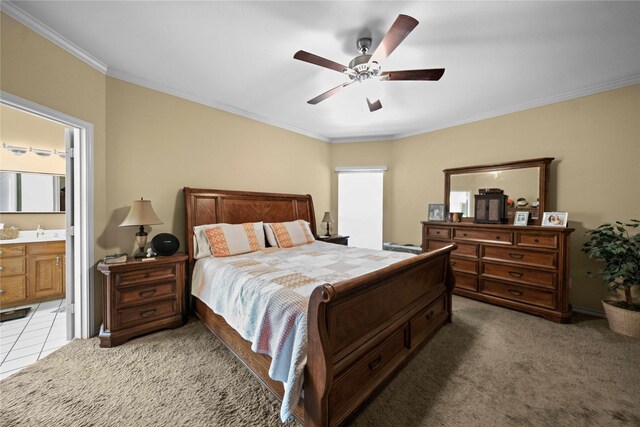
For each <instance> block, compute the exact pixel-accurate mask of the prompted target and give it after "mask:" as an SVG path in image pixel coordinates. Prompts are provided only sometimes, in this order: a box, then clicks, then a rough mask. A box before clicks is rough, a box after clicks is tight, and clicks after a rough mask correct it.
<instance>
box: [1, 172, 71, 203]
mask: <svg viewBox="0 0 640 427" xmlns="http://www.w3.org/2000/svg"><path fill="white" fill-rule="evenodd" d="M64 195H65V177H64V175H54V174H48V173H33V172H15V171H0V212H4V213H18V212H29V213H47V212H49V213H56V212H64V205H65V199H64Z"/></svg>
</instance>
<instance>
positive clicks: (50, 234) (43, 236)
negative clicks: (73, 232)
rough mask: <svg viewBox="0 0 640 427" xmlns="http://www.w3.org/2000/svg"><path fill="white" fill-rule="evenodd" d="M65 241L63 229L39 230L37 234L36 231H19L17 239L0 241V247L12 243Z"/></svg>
mask: <svg viewBox="0 0 640 427" xmlns="http://www.w3.org/2000/svg"><path fill="white" fill-rule="evenodd" d="M65 239H66V232H65V230H64V229H59V230H40V231H39V232H38V231H36V230H24V231H23V230H20V232H19V233H18V237H17V238H15V239H6V240H0V245H9V244H12V243H35V242H52V241H56V240H65Z"/></svg>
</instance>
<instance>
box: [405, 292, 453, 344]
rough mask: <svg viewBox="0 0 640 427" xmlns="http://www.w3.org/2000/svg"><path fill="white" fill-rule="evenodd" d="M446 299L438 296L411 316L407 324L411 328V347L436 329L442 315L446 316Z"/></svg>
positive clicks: (443, 296)
mask: <svg viewBox="0 0 640 427" xmlns="http://www.w3.org/2000/svg"><path fill="white" fill-rule="evenodd" d="M446 304H447V299H446V298H445V295H444V294H443V295H441V296H439V297H438V298H437V299H436V300H435V301H434V302H432V303H431V304H429V306H427V307H426V308H425V309H424V310H422V311H420V312H419V313H418V314H416V315H415V316H413V318H412V319H411V321H410V322H409V325H410V326H409V327H410V328H411V347H412V348H413V347H415V346H416V345H417V344H419V343H420V342H421V341H422V340H423V339H424V338H425V337H426V336H427V335H429V333H430V332H431V331H433V329H434V328H435V327H436V325H437V324H438V322H439V321H440V319H441V318H442V315H443V313H445V314H446V312H447V309H446Z"/></svg>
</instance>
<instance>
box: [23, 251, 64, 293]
mask: <svg viewBox="0 0 640 427" xmlns="http://www.w3.org/2000/svg"><path fill="white" fill-rule="evenodd" d="M64 258H65V257H64V254H62V253H59V254H43V255H31V256H30V257H29V298H30V299H31V298H44V297H64V284H65V274H64V262H65V259H64Z"/></svg>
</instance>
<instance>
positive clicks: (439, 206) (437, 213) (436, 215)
mask: <svg viewBox="0 0 640 427" xmlns="http://www.w3.org/2000/svg"><path fill="white" fill-rule="evenodd" d="M444 213H445V209H444V203H429V213H428V216H427V218H429V221H444Z"/></svg>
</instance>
